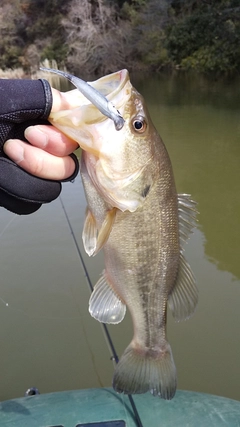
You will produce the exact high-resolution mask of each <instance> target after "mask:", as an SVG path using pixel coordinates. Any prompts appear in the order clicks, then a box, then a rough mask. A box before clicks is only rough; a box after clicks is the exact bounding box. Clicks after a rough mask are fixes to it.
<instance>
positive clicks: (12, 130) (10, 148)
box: [0, 81, 79, 214]
mask: <svg viewBox="0 0 240 427" xmlns="http://www.w3.org/2000/svg"><path fill="white" fill-rule="evenodd" d="M42 86H44V91H43V87H42ZM0 88H1V89H2V92H3V99H4V94H6V95H5V98H6V104H1V103H0V205H1V206H3V207H5V208H7V209H8V210H10V211H12V212H15V213H18V214H29V213H32V212H34V211H36V210H37V209H38V208H39V207H40V206H41V204H42V203H48V202H50V201H52V200H54V199H55V198H56V197H58V195H59V194H60V192H61V182H60V181H64V180H65V181H69V180H72V179H74V178H75V176H76V175H77V173H78V169H79V165H78V160H77V158H76V156H75V155H74V154H72V153H73V151H74V150H75V149H76V148H78V144H77V143H76V142H74V141H72V140H71V139H69V138H67V137H66V136H64V135H63V134H62V133H61V132H60V131H59V130H57V129H55V128H54V127H53V126H51V125H50V124H47V120H46V119H47V117H48V116H49V115H50V113H51V112H55V111H60V110H64V109H71V108H74V107H76V106H77V105H76V104H77V100H76V96H75V95H74V93H73V92H75V91H70V92H67V93H66V94H65V93H61V92H59V91H57V90H55V89H53V88H50V86H49V84H48V83H47V82H46V81H42V83H40V81H28V82H27V81H4V82H3V81H1V83H0ZM34 92H35V93H34ZM42 92H43V93H42ZM11 96H12V99H11ZM9 97H10V98H9ZM8 98H9V99H8ZM43 111H44V114H43ZM6 118H7V120H6ZM45 123H46V124H45ZM29 125H30V126H29ZM9 137H10V138H9ZM1 147H2V151H1Z"/></svg>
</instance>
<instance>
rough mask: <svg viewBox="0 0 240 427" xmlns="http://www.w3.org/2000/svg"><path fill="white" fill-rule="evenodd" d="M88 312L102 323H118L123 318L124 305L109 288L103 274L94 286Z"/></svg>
mask: <svg viewBox="0 0 240 427" xmlns="http://www.w3.org/2000/svg"><path fill="white" fill-rule="evenodd" d="M89 312H90V314H91V316H92V317H94V319H96V320H98V321H99V322H102V323H113V324H116V323H120V322H121V321H122V320H123V318H124V316H125V313H126V305H125V304H123V303H122V301H121V300H120V299H119V298H118V297H117V295H116V294H115V293H114V291H113V290H112V288H111V287H110V286H109V284H108V283H107V279H106V276H105V273H104V272H103V275H102V276H101V277H100V279H99V280H98V282H97V283H96V285H95V286H94V290H93V293H92V295H91V297H90V300H89Z"/></svg>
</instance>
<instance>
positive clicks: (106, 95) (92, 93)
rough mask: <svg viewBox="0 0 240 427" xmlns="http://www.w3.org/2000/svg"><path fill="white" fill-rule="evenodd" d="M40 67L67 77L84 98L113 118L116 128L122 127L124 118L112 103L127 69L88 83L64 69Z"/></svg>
mask: <svg viewBox="0 0 240 427" xmlns="http://www.w3.org/2000/svg"><path fill="white" fill-rule="evenodd" d="M40 69H41V70H42V71H46V72H51V73H55V74H58V75H60V76H62V77H65V78H67V79H68V80H69V81H70V82H71V83H72V84H73V85H74V86H75V87H76V88H77V89H78V90H79V91H80V93H81V94H82V95H83V96H84V97H85V99H87V100H88V101H90V102H91V103H92V104H93V105H94V106H95V107H96V108H97V109H98V110H99V111H100V112H101V113H102V114H103V115H104V116H106V117H109V118H110V119H112V120H113V122H114V125H115V128H116V130H121V129H122V127H123V126H124V122H125V120H124V118H123V117H122V115H121V114H120V112H119V110H118V109H117V107H115V105H114V103H115V102H116V101H117V102H118V101H119V99H118V97H117V95H118V94H119V92H120V91H121V90H122V88H123V86H124V84H125V80H126V79H127V77H128V72H127V70H121V71H118V72H116V73H113V74H110V75H107V76H104V77H102V78H100V79H98V80H96V81H94V82H91V83H88V82H85V81H84V80H82V79H80V78H79V77H75V76H73V75H72V74H69V73H67V72H65V71H60V70H55V69H52V68H43V67H41V68H40ZM115 98H116V99H115ZM82 101H83V100H82ZM113 102H114V103H113ZM80 106H81V104H80Z"/></svg>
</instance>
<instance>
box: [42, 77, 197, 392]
mask: <svg viewBox="0 0 240 427" xmlns="http://www.w3.org/2000/svg"><path fill="white" fill-rule="evenodd" d="M91 84H92V85H93V86H94V87H95V88H96V89H97V90H98V91H99V92H100V93H102V94H104V96H106V97H107V99H108V100H110V101H111V102H113V103H114V105H115V106H116V108H117V110H118V111H119V112H120V114H121V116H122V117H123V118H124V120H125V123H124V126H123V127H122V129H121V130H119V131H117V130H116V128H115V126H114V123H113V120H112V119H111V118H106V117H105V116H104V115H103V114H102V113H101V112H100V111H99V110H98V109H97V108H96V107H95V106H94V105H91V104H90V102H89V101H87V100H86V98H85V97H84V96H82V95H78V96H79V105H80V106H79V108H78V109H76V110H72V111H65V112H60V113H56V114H53V115H52V116H51V117H50V121H51V122H52V124H53V125H54V126H56V127H58V128H59V129H61V130H62V131H63V132H64V133H66V134H67V135H68V136H70V137H71V138H73V139H74V140H75V141H77V142H78V143H79V145H80V146H81V147H82V149H83V152H82V159H81V176H82V181H83V185H84V188H85V193H86V199H87V204H88V208H87V213H86V220H85V225H84V229H83V242H84V248H85V250H86V252H87V253H88V255H89V256H92V255H95V254H96V253H97V252H98V251H99V250H100V249H103V251H104V259H105V270H104V272H103V274H102V276H101V278H100V279H99V281H98V282H97V284H96V285H95V288H94V291H93V293H92V295H91V298H90V303H89V311H90V313H91V315H92V316H93V317H94V318H95V319H97V320H99V321H100V322H104V323H119V322H121V320H122V319H123V318H124V315H125V311H126V307H128V309H129V311H130V313H131V317H132V321H133V328H134V335H133V339H132V341H131V343H130V344H129V346H128V347H127V349H126V350H125V351H124V353H123V355H122V357H121V358H120V361H119V363H118V364H117V366H116V368H115V372H114V377H113V387H114V389H115V390H116V391H117V392H124V393H128V394H134V393H145V392H147V391H148V390H149V391H150V392H151V393H152V394H153V395H154V396H160V397H162V398H164V399H171V398H172V397H173V396H174V394H175V391H176V386H177V376H176V368H175V364H174V360H173V356H172V351H171V347H170V344H169V343H168V341H167V336H166V316H167V303H168V305H169V307H170V309H171V311H172V314H173V316H174V318H175V320H177V321H180V320H183V319H187V318H188V317H190V316H191V315H192V314H193V312H194V310H195V307H196V304H197V299H198V291H197V287H196V283H195V278H194V275H193V273H192V271H191V269H190V267H189V265H188V263H187V261H186V260H185V258H184V255H183V249H182V245H183V243H184V242H185V241H186V240H187V239H188V237H189V234H190V232H191V230H192V228H193V226H194V225H195V216H196V213H197V212H196V208H195V202H193V201H192V200H191V198H190V196H189V195H186V194H180V195H178V194H177V192H176V187H175V182H174V177H173V172H172V166H171V162H170V159H169V156H168V153H167V150H166V148H165V145H164V143H163V141H162V139H161V138H160V136H159V134H158V132H157V130H156V129H155V127H154V125H153V123H152V121H151V118H150V116H149V113H148V111H147V108H146V105H145V102H144V99H143V98H142V96H141V95H140V94H139V93H138V92H137V91H136V89H134V87H133V86H132V85H131V82H130V80H129V75H128V72H127V71H126V70H122V71H119V72H117V73H114V74H111V75H109V76H105V77H103V78H101V79H99V80H97V81H96V82H92V83H91Z"/></svg>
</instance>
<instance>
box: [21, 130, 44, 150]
mask: <svg viewBox="0 0 240 427" xmlns="http://www.w3.org/2000/svg"><path fill="white" fill-rule="evenodd" d="M24 135H25V138H27V140H28V141H29V142H32V143H33V144H34V145H37V146H38V147H39V146H40V147H41V148H44V147H46V145H47V143H48V136H47V135H46V134H45V133H44V132H42V130H40V129H39V128H38V127H37V126H29V127H28V128H27V129H25V132H24Z"/></svg>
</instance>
